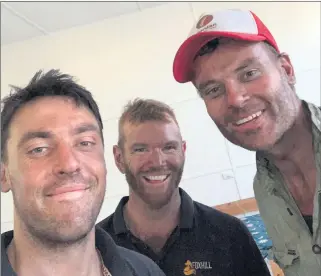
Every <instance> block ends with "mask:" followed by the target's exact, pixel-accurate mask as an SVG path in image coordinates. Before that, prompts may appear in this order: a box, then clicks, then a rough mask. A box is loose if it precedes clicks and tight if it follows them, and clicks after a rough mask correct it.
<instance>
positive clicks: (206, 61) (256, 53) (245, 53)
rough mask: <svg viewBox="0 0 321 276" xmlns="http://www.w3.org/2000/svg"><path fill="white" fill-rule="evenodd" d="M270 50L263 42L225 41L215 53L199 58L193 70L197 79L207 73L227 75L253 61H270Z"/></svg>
mask: <svg viewBox="0 0 321 276" xmlns="http://www.w3.org/2000/svg"><path fill="white" fill-rule="evenodd" d="M269 57H270V56H269V54H268V49H267V47H266V45H265V44H264V43H263V42H255V43H253V42H246V41H238V40H227V41H226V42H224V41H223V43H222V44H220V45H219V46H218V47H217V48H216V49H215V51H213V52H212V53H209V54H205V55H203V56H200V57H197V59H196V60H195V62H194V66H193V70H194V76H195V79H198V78H199V77H200V75H203V74H206V73H209V72H211V73H213V72H215V73H222V74H223V73H226V72H228V71H234V70H235V69H236V68H237V67H238V66H240V65H241V64H242V63H243V62H245V61H247V60H250V59H252V60H253V61H255V62H257V63H263V64H265V63H267V62H269V61H270V58H269Z"/></svg>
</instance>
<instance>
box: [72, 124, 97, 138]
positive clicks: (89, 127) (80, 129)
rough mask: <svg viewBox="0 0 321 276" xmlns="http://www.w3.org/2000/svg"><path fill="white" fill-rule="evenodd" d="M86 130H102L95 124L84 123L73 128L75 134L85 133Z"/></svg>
mask: <svg viewBox="0 0 321 276" xmlns="http://www.w3.org/2000/svg"><path fill="white" fill-rule="evenodd" d="M84 132H97V133H100V130H99V128H98V127H97V126H96V125H94V124H82V125H80V126H78V127H76V128H75V129H74V130H73V134H75V135H77V134H81V133H84Z"/></svg>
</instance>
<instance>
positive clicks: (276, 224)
mask: <svg viewBox="0 0 321 276" xmlns="http://www.w3.org/2000/svg"><path fill="white" fill-rule="evenodd" d="M272 197H273V201H274V204H273V205H272V206H274V207H272V208H273V209H274V210H273V211H272V212H269V213H271V218H270V219H271V222H272V224H273V225H272V229H273V230H272V231H273V232H272V233H271V236H272V237H271V238H272V240H273V248H272V251H273V255H274V259H275V261H276V262H277V263H278V264H279V266H280V267H282V268H287V267H289V266H292V265H294V264H295V263H296V262H298V261H299V259H300V250H299V244H300V234H299V233H300V231H302V229H300V224H299V222H298V221H297V218H296V217H295V216H294V214H293V213H292V212H291V210H289V209H288V208H289V207H288V206H287V204H286V203H285V201H284V200H283V199H282V198H280V197H277V196H272ZM291 214H292V215H291ZM272 216H273V217H272Z"/></svg>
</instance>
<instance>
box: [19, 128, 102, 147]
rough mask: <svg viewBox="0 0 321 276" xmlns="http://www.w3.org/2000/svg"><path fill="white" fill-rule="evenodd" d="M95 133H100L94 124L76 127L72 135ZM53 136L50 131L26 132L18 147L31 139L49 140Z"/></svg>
mask: <svg viewBox="0 0 321 276" xmlns="http://www.w3.org/2000/svg"><path fill="white" fill-rule="evenodd" d="M90 131H93V132H97V133H100V131H99V129H98V127H97V126H96V125H94V124H82V125H80V126H77V127H76V128H75V129H74V130H73V131H72V134H73V135H78V134H81V133H84V132H90ZM53 136H54V135H53V133H52V132H51V131H28V132H26V133H25V134H24V135H23V136H22V137H21V139H20V140H19V143H18V147H21V146H22V145H23V144H25V143H26V142H28V141H30V140H33V139H50V138H52V137H53Z"/></svg>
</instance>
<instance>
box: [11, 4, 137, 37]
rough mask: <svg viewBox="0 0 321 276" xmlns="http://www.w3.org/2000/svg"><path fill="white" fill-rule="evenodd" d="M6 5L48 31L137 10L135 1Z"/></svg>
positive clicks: (89, 22)
mask: <svg viewBox="0 0 321 276" xmlns="http://www.w3.org/2000/svg"><path fill="white" fill-rule="evenodd" d="M6 5H8V6H10V7H11V8H12V9H13V10H15V11H16V12H17V13H19V14H21V15H23V16H24V17H26V18H27V19H29V20H31V21H32V22H34V23H35V24H36V25H38V26H40V27H41V28H43V29H44V30H46V31H48V32H56V31H59V30H63V29H67V28H72V27H76V26H81V25H86V24H91V23H93V22H96V21H100V20H104V19H106V18H109V17H115V16H119V15H122V14H126V13H130V12H134V11H139V8H138V5H137V3H136V2H9V3H8V2H7V3H6Z"/></svg>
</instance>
